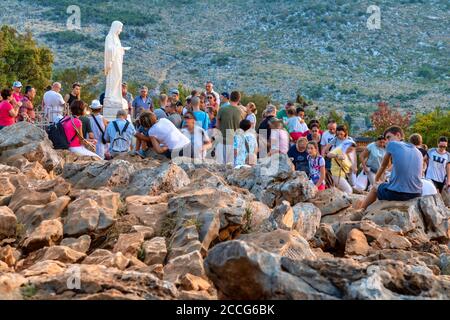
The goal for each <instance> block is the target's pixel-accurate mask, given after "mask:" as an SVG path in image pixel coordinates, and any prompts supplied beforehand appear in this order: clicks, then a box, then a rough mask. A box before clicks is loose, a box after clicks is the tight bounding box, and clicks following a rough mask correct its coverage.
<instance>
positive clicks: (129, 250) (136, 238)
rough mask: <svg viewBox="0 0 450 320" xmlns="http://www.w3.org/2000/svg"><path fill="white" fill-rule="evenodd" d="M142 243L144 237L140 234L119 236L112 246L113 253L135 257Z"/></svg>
mask: <svg viewBox="0 0 450 320" xmlns="http://www.w3.org/2000/svg"><path fill="white" fill-rule="evenodd" d="M143 243H144V236H143V235H142V233H139V232H136V233H128V234H121V235H119V239H118V240H117V243H116V245H115V246H114V250H113V252H114V253H116V252H122V253H123V254H124V255H125V256H130V257H137V255H138V252H139V250H140V249H141V246H142V244H143Z"/></svg>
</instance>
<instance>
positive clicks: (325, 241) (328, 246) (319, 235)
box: [312, 223, 337, 251]
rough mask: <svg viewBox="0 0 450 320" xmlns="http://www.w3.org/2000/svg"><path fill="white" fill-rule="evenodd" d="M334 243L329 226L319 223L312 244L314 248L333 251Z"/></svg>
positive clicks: (332, 231) (334, 238)
mask: <svg viewBox="0 0 450 320" xmlns="http://www.w3.org/2000/svg"><path fill="white" fill-rule="evenodd" d="M336 241H337V240H336V235H335V233H334V230H333V228H332V227H331V225H329V224H326V223H321V224H320V225H319V229H317V232H316V234H315V235H314V239H313V241H312V242H313V243H314V246H315V247H316V248H321V249H322V250H324V251H333V250H334V249H335V248H336Z"/></svg>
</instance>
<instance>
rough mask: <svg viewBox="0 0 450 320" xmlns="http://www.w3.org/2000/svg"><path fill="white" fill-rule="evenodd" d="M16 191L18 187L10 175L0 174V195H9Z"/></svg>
mask: <svg viewBox="0 0 450 320" xmlns="http://www.w3.org/2000/svg"><path fill="white" fill-rule="evenodd" d="M0 170H1V168H0ZM14 191H16V187H15V186H14V185H13V184H12V183H11V181H10V179H9V177H7V176H0V196H9V195H11V194H13V193H14Z"/></svg>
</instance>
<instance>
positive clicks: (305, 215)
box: [292, 203, 321, 240]
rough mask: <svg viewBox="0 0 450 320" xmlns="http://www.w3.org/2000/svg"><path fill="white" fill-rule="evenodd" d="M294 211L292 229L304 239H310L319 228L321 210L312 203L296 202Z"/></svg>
mask: <svg viewBox="0 0 450 320" xmlns="http://www.w3.org/2000/svg"><path fill="white" fill-rule="evenodd" d="M292 211H293V212H294V226H293V228H294V230H297V231H298V232H299V233H300V235H301V236H302V237H303V238H305V239H306V240H311V239H312V238H313V237H314V235H315V234H316V231H317V229H319V225H320V218H321V212H320V210H319V209H318V208H317V207H316V206H315V205H313V204H312V203H297V204H296V205H295V206H293V207H292Z"/></svg>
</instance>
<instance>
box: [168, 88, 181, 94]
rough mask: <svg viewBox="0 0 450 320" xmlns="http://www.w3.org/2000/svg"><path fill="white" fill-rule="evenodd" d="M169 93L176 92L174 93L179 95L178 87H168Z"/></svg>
mask: <svg viewBox="0 0 450 320" xmlns="http://www.w3.org/2000/svg"><path fill="white" fill-rule="evenodd" d="M169 93H170V94H171V95H172V94H176V95H180V91H178V89H175V88H174V89H170V91H169Z"/></svg>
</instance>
